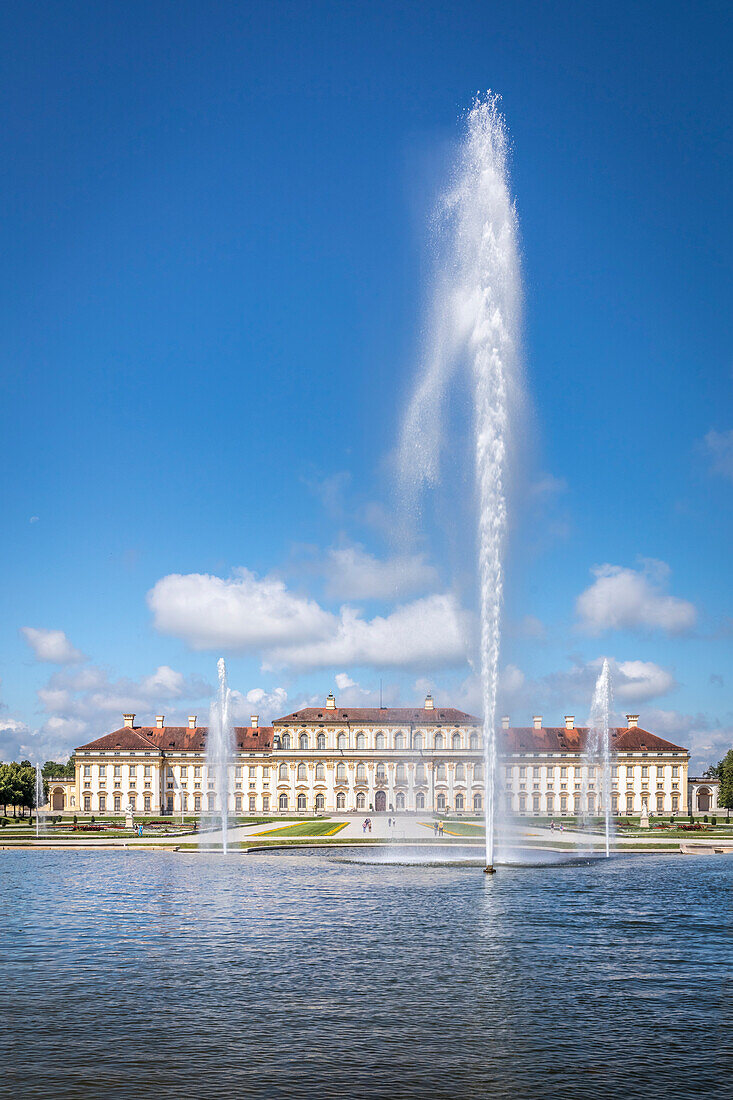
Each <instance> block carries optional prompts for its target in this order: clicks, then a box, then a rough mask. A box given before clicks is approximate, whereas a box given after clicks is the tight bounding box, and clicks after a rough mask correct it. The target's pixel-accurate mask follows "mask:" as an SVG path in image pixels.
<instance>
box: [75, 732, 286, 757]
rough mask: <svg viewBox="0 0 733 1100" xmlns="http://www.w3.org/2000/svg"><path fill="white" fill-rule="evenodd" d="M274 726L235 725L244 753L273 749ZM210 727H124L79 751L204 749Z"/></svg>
mask: <svg viewBox="0 0 733 1100" xmlns="http://www.w3.org/2000/svg"><path fill="white" fill-rule="evenodd" d="M272 732H273V730H272V726H256V727H255V726H235V727H234V736H235V739H236V743H237V749H238V750H239V751H240V752H256V751H257V750H258V749H259V750H262V749H266V750H268V751H269V750H270V749H271V748H272ZM207 733H208V726H196V728H195V729H189V727H188V726H163V728H162V729H159V728H158V727H157V726H135V727H133V728H130V727H129V726H123V727H122V729H118V730H115V731H114V732H113V733H107V734H105V736H104V737H99V738H97V740H96V741H90V742H89V744H88V745H80V746H79V748H78V749H77V750H76V751H77V752H94V751H95V750H96V751H99V752H110V751H114V750H115V749H130V750H132V749H136V750H138V751H140V750H141V749H142V750H144V751H148V752H149V751H150V750H151V749H157V750H161V749H162V750H163V751H164V752H166V751H173V752H203V751H204V749H205V747H206V734H207Z"/></svg>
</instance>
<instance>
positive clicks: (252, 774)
mask: <svg viewBox="0 0 733 1100" xmlns="http://www.w3.org/2000/svg"><path fill="white" fill-rule="evenodd" d="M256 775H257V768H256V767H255V765H254V764H250V766H249V777H250V779H254V777H255V776H256Z"/></svg>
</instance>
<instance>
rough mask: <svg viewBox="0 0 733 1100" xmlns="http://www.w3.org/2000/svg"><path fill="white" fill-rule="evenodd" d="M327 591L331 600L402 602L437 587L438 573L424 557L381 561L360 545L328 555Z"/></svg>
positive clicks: (414, 555) (415, 556) (409, 555)
mask: <svg viewBox="0 0 733 1100" xmlns="http://www.w3.org/2000/svg"><path fill="white" fill-rule="evenodd" d="M325 573H326V592H327V595H328V596H329V597H330V598H332V599H344V600H367V599H379V600H385V599H399V598H400V597H402V596H405V595H408V594H410V593H414V592H419V591H426V590H427V589H429V588H434V587H435V585H436V584H437V582H438V574H437V572H436V570H435V569H434V568H433V566H432V565H429V564H428V562H426V561H425V556H424V555H423V554H404V555H398V556H397V557H394V558H388V559H387V560H386V561H380V560H379V559H378V558H375V557H374V556H373V555H372V554H369V553H368V552H367V551H366V550H364V548H363V547H361V546H346V547H342V548H332V549H331V550H329V551H328V553H327V555H326V563H325Z"/></svg>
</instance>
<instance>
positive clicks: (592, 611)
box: [576, 560, 696, 635]
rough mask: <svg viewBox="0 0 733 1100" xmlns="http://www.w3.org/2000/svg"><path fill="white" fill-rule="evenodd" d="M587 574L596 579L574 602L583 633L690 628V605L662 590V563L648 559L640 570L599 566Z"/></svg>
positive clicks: (673, 631)
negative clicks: (592, 575) (591, 574)
mask: <svg viewBox="0 0 733 1100" xmlns="http://www.w3.org/2000/svg"><path fill="white" fill-rule="evenodd" d="M591 572H592V573H593V574H594V575H595V577H596V578H597V579H596V580H595V581H594V582H593V584H592V585H591V586H590V588H586V590H585V592H582V593H581V594H580V596H578V599H577V602H576V612H577V615H578V619H579V626H580V629H582V630H584V631H585V632H586V633H588V634H592V635H598V634H602V633H603V632H604V631H606V630H623V629H631V630H633V629H643V630H663V631H665V632H666V633H668V634H681V633H683V632H684V631H687V630H690V629H691V628H692V627H693V626H694V624H695V619H696V611H695V607H694V605H693V604H691V603H689V602H688V601H687V600H681V599H679V598H678V597H677V596H670V595H668V594H667V593H666V591H665V586H666V583H667V581H668V578H669V573H670V569H669V566H668V565H666V564H665V563H664V562H657V561H651V560H649V561H646V562H644V565H643V568H642V569H640V570H635V569H626V568H623V567H622V566H620V565H599V566H596V567H595V568H594V569H592V570H591Z"/></svg>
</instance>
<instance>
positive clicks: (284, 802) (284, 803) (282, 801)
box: [278, 794, 288, 813]
mask: <svg viewBox="0 0 733 1100" xmlns="http://www.w3.org/2000/svg"><path fill="white" fill-rule="evenodd" d="M278 805H279V807H280V812H281V813H282V811H283V810H287V808H288V796H287V795H286V794H281V795H280V798H279V800H278Z"/></svg>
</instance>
